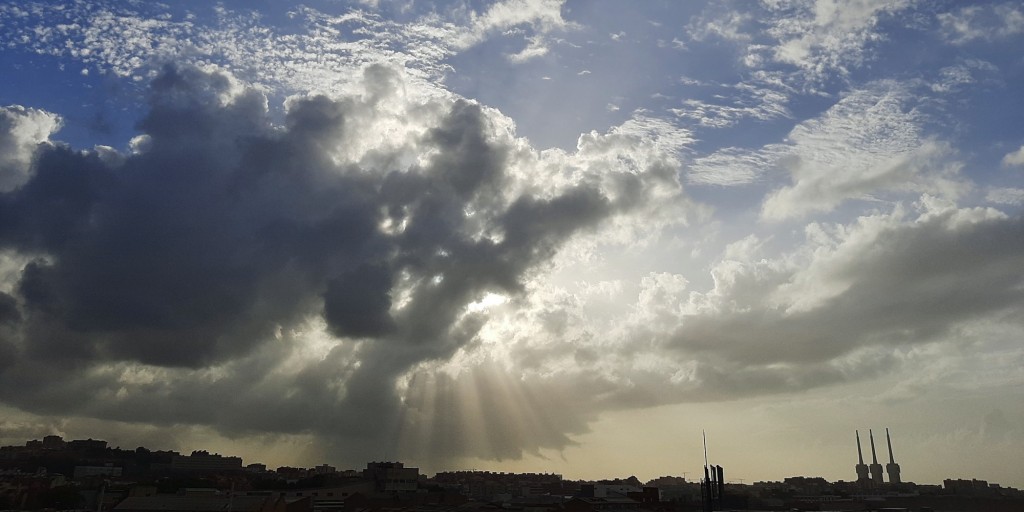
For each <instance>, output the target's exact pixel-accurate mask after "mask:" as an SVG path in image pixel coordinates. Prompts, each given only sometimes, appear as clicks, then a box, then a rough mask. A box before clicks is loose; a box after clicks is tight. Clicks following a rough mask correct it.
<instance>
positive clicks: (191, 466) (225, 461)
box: [171, 450, 242, 472]
mask: <svg viewBox="0 0 1024 512" xmlns="http://www.w3.org/2000/svg"><path fill="white" fill-rule="evenodd" d="M171 469H172V470H175V471H194V472H216V471H241V470H242V458H241V457H224V456H222V455H218V454H216V453H213V454H211V453H210V452H207V451H205V450H198V451H194V452H192V455H175V456H174V457H172V458H171Z"/></svg>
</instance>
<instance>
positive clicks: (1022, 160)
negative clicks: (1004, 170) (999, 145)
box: [1003, 146, 1024, 167]
mask: <svg viewBox="0 0 1024 512" xmlns="http://www.w3.org/2000/svg"><path fill="white" fill-rule="evenodd" d="M1003 165H1005V166H1007V167H1012V166H1024V146H1021V147H1020V149H1018V150H1017V151H1011V152H1009V153H1007V154H1006V156H1004V157H1003Z"/></svg>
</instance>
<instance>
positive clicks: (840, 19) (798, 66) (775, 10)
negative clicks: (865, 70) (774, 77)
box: [688, 0, 912, 90]
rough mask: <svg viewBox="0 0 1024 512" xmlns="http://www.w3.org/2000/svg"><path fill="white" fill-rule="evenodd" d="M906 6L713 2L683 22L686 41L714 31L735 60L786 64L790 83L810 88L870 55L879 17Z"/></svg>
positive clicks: (821, 0)
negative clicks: (752, 6)
mask: <svg viewBox="0 0 1024 512" xmlns="http://www.w3.org/2000/svg"><path fill="white" fill-rule="evenodd" d="M910 5H912V2H910V1H895V2H894V1H889V0H864V1H858V2H836V1H834V0H784V1H772V2H762V3H761V4H760V5H759V6H758V7H757V10H756V11H754V12H751V11H750V10H749V6H747V5H744V7H743V8H741V9H730V8H723V7H722V6H721V5H718V4H715V5H714V6H713V7H711V8H709V9H706V11H707V12H705V13H704V14H702V15H701V16H699V17H697V18H696V19H695V20H694V21H692V22H691V23H690V24H689V26H688V27H689V32H690V37H691V39H692V40H695V41H702V40H705V39H708V38H709V37H711V36H714V37H717V38H721V39H723V40H726V41H730V42H732V43H734V44H736V45H737V47H738V49H740V52H741V55H740V57H739V59H738V60H739V62H741V63H743V64H744V65H745V66H746V67H750V68H754V69H761V70H763V69H768V68H769V66H771V65H772V64H783V65H785V66H787V67H790V66H791V67H793V68H795V70H796V71H795V73H793V74H792V76H791V77H790V81H791V83H792V84H793V85H795V86H800V85H802V86H803V87H805V88H810V89H811V90H814V89H816V88H817V87H818V86H819V85H820V84H821V83H822V82H823V81H825V80H827V79H830V78H831V77H834V76H836V74H838V75H839V76H845V75H848V74H849V73H850V72H851V71H852V70H853V69H856V68H859V67H861V66H862V65H863V64H864V63H865V62H868V61H869V60H871V59H872V58H873V54H872V50H871V47H872V44H874V43H876V42H877V41H879V40H881V39H883V35H882V34H881V33H880V31H879V30H878V22H879V19H880V18H882V17H883V16H886V15H888V14H892V13H896V12H899V11H901V10H904V9H906V8H907V7H908V6H910ZM744 11H746V12H744Z"/></svg>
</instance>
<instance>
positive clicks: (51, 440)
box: [43, 436, 66, 450]
mask: <svg viewBox="0 0 1024 512" xmlns="http://www.w3.org/2000/svg"><path fill="white" fill-rule="evenodd" d="M65 444H66V443H64V438H62V437H60V436H46V437H44V438H43V449H44V450H63V449H64V445H65Z"/></svg>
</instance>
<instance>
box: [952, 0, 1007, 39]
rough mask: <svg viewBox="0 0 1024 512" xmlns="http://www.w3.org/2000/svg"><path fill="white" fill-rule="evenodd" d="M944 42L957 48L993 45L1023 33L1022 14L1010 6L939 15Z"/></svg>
mask: <svg viewBox="0 0 1024 512" xmlns="http://www.w3.org/2000/svg"><path fill="white" fill-rule="evenodd" d="M938 20H939V24H940V27H941V30H942V33H943V35H944V36H945V37H946V39H947V40H948V41H949V42H951V43H953V44H957V45H962V44H967V43H971V42H974V41H985V42H993V41H997V40H1000V39H1006V38H1010V37H1013V36H1016V35H1018V34H1022V33H1024V10H1022V9H1021V8H1020V6H1019V5H1016V4H1013V3H1004V4H991V5H971V6H967V7H961V8H960V9H959V10H957V11H955V12H945V13H940V14H939V15H938Z"/></svg>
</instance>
